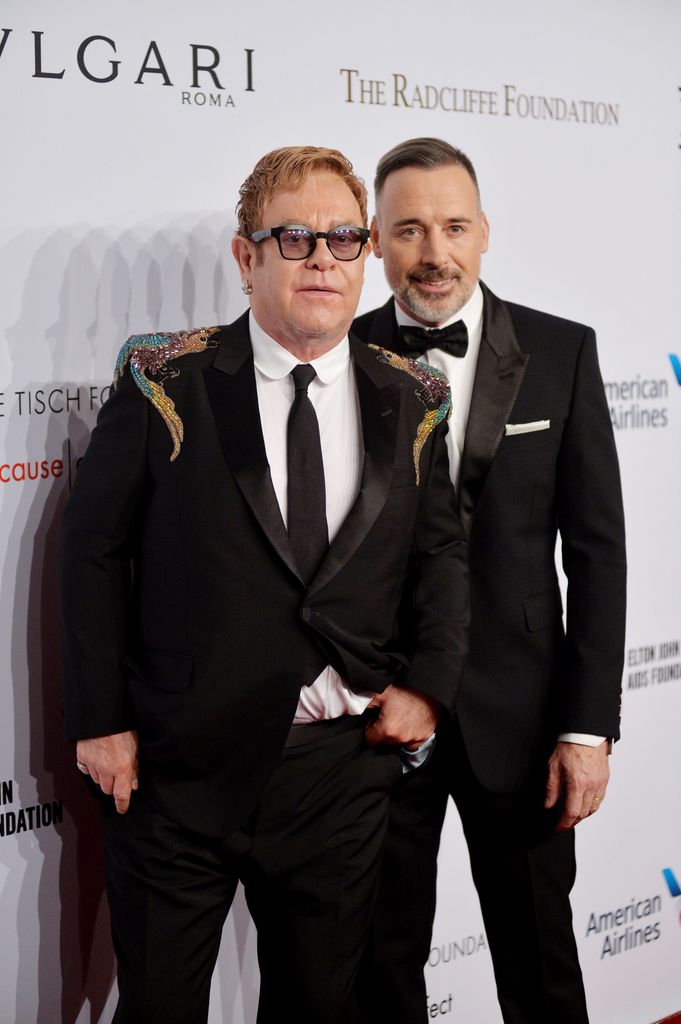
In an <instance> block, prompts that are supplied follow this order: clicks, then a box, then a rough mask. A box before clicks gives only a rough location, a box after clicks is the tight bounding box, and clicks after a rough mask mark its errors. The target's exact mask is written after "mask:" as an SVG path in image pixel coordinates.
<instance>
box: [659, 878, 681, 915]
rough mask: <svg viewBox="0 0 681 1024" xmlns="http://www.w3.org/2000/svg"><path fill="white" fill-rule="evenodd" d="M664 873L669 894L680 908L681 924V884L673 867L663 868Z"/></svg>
mask: <svg viewBox="0 0 681 1024" xmlns="http://www.w3.org/2000/svg"><path fill="white" fill-rule="evenodd" d="M662 874H663V875H664V880H665V882H666V883H667V888H668V889H669V895H670V896H671V897H672V899H674V900H675V901H676V907H677V909H678V910H679V924H681V886H680V885H679V883H678V882H677V880H676V875H675V874H674V872H673V871H672V869H671V868H662Z"/></svg>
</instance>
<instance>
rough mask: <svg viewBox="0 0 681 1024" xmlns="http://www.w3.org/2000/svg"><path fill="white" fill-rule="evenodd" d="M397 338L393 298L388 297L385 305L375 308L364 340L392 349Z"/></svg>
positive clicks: (397, 330) (397, 331)
mask: <svg viewBox="0 0 681 1024" xmlns="http://www.w3.org/2000/svg"><path fill="white" fill-rule="evenodd" d="M398 338H399V329H398V326H397V318H396V316H395V300H394V299H393V298H390V299H388V301H387V302H386V303H385V305H383V306H381V307H380V309H377V310H376V313H375V314H374V316H373V319H372V321H371V329H370V331H369V335H368V337H367V339H366V340H367V344H369V345H379V346H380V347H381V348H388V349H390V350H391V351H394V350H395V344H396V342H397V340H398Z"/></svg>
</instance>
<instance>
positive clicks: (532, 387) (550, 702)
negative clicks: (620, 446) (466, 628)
mask: <svg viewBox="0 0 681 1024" xmlns="http://www.w3.org/2000/svg"><path fill="white" fill-rule="evenodd" d="M482 288H483V294H484V319H483V333H482V342H481V345H480V352H479V356H478V362H477V367H476V372H475V381H474V386H473V396H472V401H471V407H470V413H469V417H468V423H467V428H466V438H465V445H464V452H463V458H462V466H461V478H460V486H459V491H460V494H459V507H460V515H461V519H462V522H463V524H464V527H465V529H466V532H467V534H468V536H469V540H470V573H471V612H472V619H471V639H470V653H469V658H468V662H467V664H466V668H465V672H464V684H463V687H462V692H461V695H460V698H459V701H458V704H457V713H458V715H459V719H460V724H461V729H462V733H463V736H464V741H465V743H466V747H467V750H468V753H469V757H470V760H471V763H472V765H473V768H474V771H475V772H476V774H477V776H478V778H479V779H480V780H481V781H482V782H483V784H484V785H486V786H487V787H488V788H490V789H492V790H496V791H501V792H503V791H512V790H516V789H518V788H520V787H521V786H522V785H523V784H525V782H526V781H527V779H528V777H529V775H530V773H532V772H533V771H534V770H537V769H541V767H543V765H544V764H545V762H546V758H547V756H548V754H549V752H550V750H551V748H552V746H553V745H554V743H555V741H556V738H557V736H558V734H559V733H561V732H582V733H591V734H594V735H600V736H609V737H613V738H617V737H618V736H619V706H620V689H621V679H622V665H623V649H624V619H625V577H626V566H625V549H624V520H623V512H622V497H621V488H620V479H619V469H618V463H617V454H616V450H615V443H614V438H613V430H612V425H611V422H610V416H609V412H608V407H607V403H606V399H605V394H604V390H603V384H602V380H601V375H600V371H599V367H598V359H597V355H596V339H595V335H594V332H593V331H592V330H591V329H590V328H588V327H584V326H583V325H581V324H576V323H572V322H570V321H568V320H563V319H559V318H558V317H554V316H549V315H547V314H545V313H540V312H537V311H536V310H533V309H527V308H526V307H524V306H517V305H515V304H513V303H507V302H502V301H501V300H500V299H498V298H497V297H496V296H495V295H493V294H492V292H490V291H489V289H488V288H486V287H485V286H484V285H483V286H482ZM353 330H354V331H355V333H356V334H357V335H359V337H361V338H363V339H364V340H365V341H368V342H372V343H374V344H377V345H383V346H385V347H386V348H391V347H393V346H394V343H395V339H396V337H397V321H396V319H395V312H394V303H393V300H392V299H391V300H389V302H388V303H386V305H385V306H383V307H381V308H380V309H378V310H374V311H373V312H371V313H367V314H366V315H364V316H362V317H359V318H358V319H357V320H356V321H355V323H354V325H353ZM453 402H454V403H456V394H454V395H453ZM538 420H550V428H549V429H548V430H541V431H537V432H528V433H520V434H516V435H514V436H511V435H506V433H505V425H506V424H507V423H513V424H523V423H532V422H535V421H538ZM557 532H560V537H561V543H562V559H563V566H564V568H565V571H566V574H567V578H568V598H567V617H566V618H567V632H564V630H563V622H562V617H561V611H562V609H561V598H560V591H559V587H558V581H557V574H556V568H555V559H554V552H555V546H556V535H557Z"/></svg>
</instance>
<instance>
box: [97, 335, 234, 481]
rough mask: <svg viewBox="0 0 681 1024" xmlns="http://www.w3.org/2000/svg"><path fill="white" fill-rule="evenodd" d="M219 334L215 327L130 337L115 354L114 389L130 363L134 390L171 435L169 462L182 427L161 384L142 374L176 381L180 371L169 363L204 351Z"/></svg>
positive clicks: (177, 450) (176, 449)
mask: <svg viewBox="0 0 681 1024" xmlns="http://www.w3.org/2000/svg"><path fill="white" fill-rule="evenodd" d="M218 330H219V328H218V327H200V328H198V329H197V330H194V331H177V332H175V333H173V334H133V335H132V337H131V338H128V340H127V341H126V342H125V344H124V345H123V347H122V348H121V350H120V352H119V353H118V358H117V360H116V368H115V370H114V387H116V386H117V384H118V382H119V381H120V379H121V377H122V376H123V371H124V370H125V367H126V364H127V363H129V364H130V373H131V374H132V377H133V379H134V381H135V383H136V384H137V387H138V388H139V389H140V391H141V392H142V394H143V395H144V396H145V397H146V398H148V399H149V401H150V402H151V404H152V405H153V406H154V408H155V409H157V410H158V412H160V414H161V416H162V417H163V419H164V420H165V423H166V426H167V427H168V430H169V431H170V436H171V438H172V439H173V450H172V453H171V456H170V461H171V462H174V460H175V459H176V458H177V456H178V455H179V454H180V446H181V444H182V441H183V439H184V426H183V424H182V420H181V419H180V417H179V416H178V414H177V413H176V412H175V403H174V402H173V400H172V398H168V396H167V395H166V393H165V391H164V389H163V383H162V381H161V382H159V381H155V380H149V378H148V377H147V376H146V373H145V371H146V370H148V371H149V372H150V373H153V374H158V375H160V376H161V377H162V380H165V379H167V378H169V377H177V375H178V374H179V372H180V371H179V370H178V369H177V367H175V366H169V365H168V364H169V362H170V361H171V359H177V358H179V356H186V355H188V354H189V353H190V352H203V351H205V349H206V348H208V346H209V345H211V344H215V343H214V342H211V341H210V339H211V337H212V335H214V334H215V333H216V332H217V331H218Z"/></svg>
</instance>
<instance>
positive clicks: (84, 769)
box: [76, 761, 90, 775]
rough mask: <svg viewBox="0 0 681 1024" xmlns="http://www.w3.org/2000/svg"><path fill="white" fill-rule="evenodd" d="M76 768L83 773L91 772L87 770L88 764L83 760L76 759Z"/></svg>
mask: <svg viewBox="0 0 681 1024" xmlns="http://www.w3.org/2000/svg"><path fill="white" fill-rule="evenodd" d="M76 768H77V769H78V771H79V772H82V773H83V775H89V774H90V773H89V771H88V770H87V765H86V764H83V762H82V761H76Z"/></svg>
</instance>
